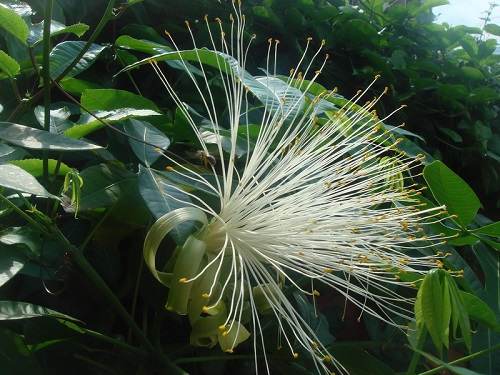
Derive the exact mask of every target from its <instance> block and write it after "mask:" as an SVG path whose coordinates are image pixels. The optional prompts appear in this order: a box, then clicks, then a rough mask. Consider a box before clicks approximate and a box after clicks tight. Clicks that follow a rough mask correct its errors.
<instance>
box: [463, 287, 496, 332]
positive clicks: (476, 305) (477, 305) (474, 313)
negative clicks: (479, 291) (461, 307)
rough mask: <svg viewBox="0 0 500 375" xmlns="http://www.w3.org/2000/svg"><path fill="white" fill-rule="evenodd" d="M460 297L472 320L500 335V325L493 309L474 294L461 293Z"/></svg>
mask: <svg viewBox="0 0 500 375" xmlns="http://www.w3.org/2000/svg"><path fill="white" fill-rule="evenodd" d="M460 296H461V297H462V300H463V301H464V304H465V307H466V308H467V314H468V315H469V317H470V318H471V319H472V320H475V321H476V322H478V323H480V324H484V325H485V326H486V327H488V328H490V329H492V330H494V331H496V332H498V333H500V323H499V322H498V319H497V317H496V315H495V313H494V312H493V310H491V308H490V307H489V306H488V305H487V304H486V303H485V302H483V301H482V300H481V299H480V298H478V297H476V296H475V295H474V294H471V293H467V292H464V291H462V290H461V291H460Z"/></svg>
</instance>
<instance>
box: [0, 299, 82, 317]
mask: <svg viewBox="0 0 500 375" xmlns="http://www.w3.org/2000/svg"><path fill="white" fill-rule="evenodd" d="M40 316H52V317H54V318H61V319H67V320H73V321H78V319H75V318H73V317H71V316H69V315H66V314H62V313H60V312H57V311H55V310H51V309H48V308H46V307H43V306H38V305H34V304H32V303H27V302H17V301H0V320H18V319H30V318H36V317H40Z"/></svg>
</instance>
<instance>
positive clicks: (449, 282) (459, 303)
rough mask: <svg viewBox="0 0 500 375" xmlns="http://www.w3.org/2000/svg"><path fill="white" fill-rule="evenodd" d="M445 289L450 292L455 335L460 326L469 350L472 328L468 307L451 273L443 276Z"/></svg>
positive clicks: (455, 335)
mask: <svg viewBox="0 0 500 375" xmlns="http://www.w3.org/2000/svg"><path fill="white" fill-rule="evenodd" d="M443 290H444V291H445V293H446V291H448V292H449V294H450V303H451V320H452V323H453V336H454V338H457V328H458V327H460V332H461V334H462V338H463V340H464V344H465V346H466V348H467V349H468V350H469V352H470V349H471V346H472V335H471V333H472V331H471V328H470V321H469V315H468V314H467V308H466V306H465V303H464V301H463V299H462V297H461V294H460V290H459V289H458V287H457V284H456V282H455V280H454V279H453V278H452V277H451V276H450V274H444V277H443Z"/></svg>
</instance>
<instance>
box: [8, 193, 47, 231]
mask: <svg viewBox="0 0 500 375" xmlns="http://www.w3.org/2000/svg"><path fill="white" fill-rule="evenodd" d="M0 199H1V200H2V201H3V202H4V203H6V204H7V205H8V206H9V207H10V208H12V209H13V210H14V211H15V212H16V213H17V214H18V215H19V216H21V217H22V218H23V219H24V220H26V221H27V222H28V223H29V224H31V225H33V226H34V227H35V228H36V229H37V230H38V231H39V232H40V233H43V234H44V235H48V234H49V232H47V230H46V229H45V227H43V226H42V225H40V224H38V222H36V221H35V220H33V218H32V217H31V216H29V215H28V214H27V213H26V212H24V211H23V210H21V209H20V208H19V207H17V206H16V205H15V204H14V203H12V202H11V201H10V200H9V199H7V198H6V197H4V196H3V195H2V194H0Z"/></svg>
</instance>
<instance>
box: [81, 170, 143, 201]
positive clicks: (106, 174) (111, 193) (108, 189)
mask: <svg viewBox="0 0 500 375" xmlns="http://www.w3.org/2000/svg"><path fill="white" fill-rule="evenodd" d="M80 177H81V178H82V179H83V185H82V187H81V189H80V193H81V197H80V207H79V208H80V211H85V210H90V209H93V208H102V207H109V206H113V205H115V204H117V203H118V201H119V200H120V199H122V198H123V197H124V196H125V195H126V193H127V192H128V191H129V190H130V189H132V188H134V187H135V186H136V184H137V176H136V175H135V173H133V172H131V171H129V170H127V169H125V168H124V167H122V166H121V165H119V164H101V165H96V166H93V167H89V168H86V169H85V170H83V171H82V172H81V173H80Z"/></svg>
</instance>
